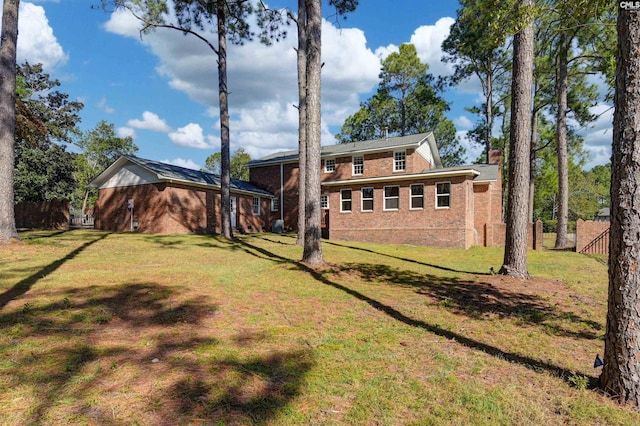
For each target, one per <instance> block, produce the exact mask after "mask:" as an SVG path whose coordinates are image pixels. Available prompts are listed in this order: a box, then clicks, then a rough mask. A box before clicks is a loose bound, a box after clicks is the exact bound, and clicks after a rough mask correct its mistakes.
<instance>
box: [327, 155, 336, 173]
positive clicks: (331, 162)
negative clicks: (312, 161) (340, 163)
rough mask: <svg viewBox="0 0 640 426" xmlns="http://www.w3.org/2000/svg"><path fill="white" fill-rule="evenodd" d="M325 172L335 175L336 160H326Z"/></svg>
mask: <svg viewBox="0 0 640 426" xmlns="http://www.w3.org/2000/svg"><path fill="white" fill-rule="evenodd" d="M324 171H325V173H333V172H335V171H336V159H335V158H327V159H326V160H324Z"/></svg>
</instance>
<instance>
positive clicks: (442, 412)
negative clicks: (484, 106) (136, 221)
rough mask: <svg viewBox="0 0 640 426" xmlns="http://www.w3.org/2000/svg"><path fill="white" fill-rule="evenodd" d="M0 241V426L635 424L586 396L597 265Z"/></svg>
mask: <svg viewBox="0 0 640 426" xmlns="http://www.w3.org/2000/svg"><path fill="white" fill-rule="evenodd" d="M22 237H23V242H22V243H16V244H9V245H4V246H0V413H2V414H1V415H0V424H6V425H22V424H56V425H57V424H91V425H130V424H140V425H180V424H201V425H207V424H215V425H217V424H267V425H287V424H329V425H341V424H355V425H362V424H369V425H397V424H403V425H404V424H407V425H410V424H414V425H431V424H433V425H442V424H455V425H471V424H473V425H493V424H495V425H498V424H500V425H504V424H514V425H529V424H535V425H566V424H569V425H604V424H611V425H637V424H640V414H638V413H637V412H635V411H634V410H632V409H631V408H628V407H621V406H618V405H617V404H616V403H614V402H612V401H610V400H609V399H608V398H606V397H605V396H604V395H602V394H601V393H600V392H599V391H598V390H597V389H595V384H596V378H597V375H598V374H599V371H600V370H595V369H594V368H593V360H594V358H595V355H596V354H597V353H600V354H601V355H602V351H603V333H604V326H605V315H606V293H607V271H606V265H605V264H604V262H603V259H602V258H594V257H587V256H583V255H579V254H576V253H571V252H565V251H538V252H529V271H530V273H531V274H532V275H533V276H534V277H535V279H533V280H530V281H526V282H524V281H517V280H512V279H508V278H505V277H501V276H496V275H490V274H489V269H490V267H494V268H495V269H498V268H499V267H500V264H501V263H502V250H500V249H491V248H472V249H470V250H466V251H464V250H445V249H431V248H424V247H410V246H383V245H374V244H361V243H357V244H356V243H345V242H334V241H325V242H324V244H323V249H324V256H325V260H326V261H327V262H328V265H327V267H326V268H323V269H315V270H312V269H309V268H307V267H305V266H304V265H301V264H300V263H298V260H299V259H300V258H301V253H302V249H301V248H300V247H297V246H296V245H295V238H294V237H291V236H278V235H273V234H260V235H255V236H242V237H240V238H238V239H237V240H236V241H234V242H226V241H224V240H223V239H221V238H219V237H214V236H196V235H188V236H154V235H143V234H107V233H101V232H93V231H80V230H78V231H68V232H28V233H24V234H22Z"/></svg>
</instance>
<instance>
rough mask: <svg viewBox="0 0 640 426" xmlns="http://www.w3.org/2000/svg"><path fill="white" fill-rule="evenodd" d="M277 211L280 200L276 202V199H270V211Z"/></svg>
mask: <svg viewBox="0 0 640 426" xmlns="http://www.w3.org/2000/svg"><path fill="white" fill-rule="evenodd" d="M279 210H280V200H278V197H273V198H272V199H271V211H272V212H277V211H279Z"/></svg>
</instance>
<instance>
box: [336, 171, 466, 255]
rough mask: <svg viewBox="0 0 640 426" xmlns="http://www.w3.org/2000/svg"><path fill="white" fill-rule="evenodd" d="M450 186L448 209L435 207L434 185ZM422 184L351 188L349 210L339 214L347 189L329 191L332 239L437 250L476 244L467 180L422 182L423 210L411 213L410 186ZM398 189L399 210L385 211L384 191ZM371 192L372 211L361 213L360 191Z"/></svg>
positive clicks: (378, 184)
mask: <svg viewBox="0 0 640 426" xmlns="http://www.w3.org/2000/svg"><path fill="white" fill-rule="evenodd" d="M445 181H447V182H451V196H450V197H451V198H450V201H451V207H450V208H445V209H437V208H436V207H435V193H436V186H435V185H436V182H445ZM414 183H423V181H405V182H398V183H393V184H390V185H385V184H383V183H376V184H364V185H351V186H349V187H348V188H349V189H351V190H352V210H351V212H341V211H340V190H341V189H347V186H344V187H341V188H337V187H330V188H329V190H330V191H331V192H330V197H329V207H330V230H329V235H330V238H331V239H336V240H347V241H355V240H357V241H370V242H377V243H388V244H415V245H426V246H436V247H461V248H468V247H470V246H471V243H472V241H474V240H475V238H474V235H475V231H474V229H473V223H472V222H469V219H468V218H469V215H468V214H467V211H468V209H470V208H471V207H472V206H471V205H470V200H469V199H468V198H469V193H470V192H469V191H470V187H469V185H470V183H471V181H470V180H469V178H466V177H455V178H452V179H433V180H430V181H426V182H424V184H425V185H424V209H422V210H411V209H410V208H409V205H410V204H409V203H410V185H411V184H414ZM385 186H399V187H400V198H399V203H400V207H399V209H398V210H394V211H385V210H383V206H384V187H385ZM363 187H373V188H374V211H373V212H367V211H365V212H363V211H361V203H362V199H361V194H362V193H361V189H362V188H363Z"/></svg>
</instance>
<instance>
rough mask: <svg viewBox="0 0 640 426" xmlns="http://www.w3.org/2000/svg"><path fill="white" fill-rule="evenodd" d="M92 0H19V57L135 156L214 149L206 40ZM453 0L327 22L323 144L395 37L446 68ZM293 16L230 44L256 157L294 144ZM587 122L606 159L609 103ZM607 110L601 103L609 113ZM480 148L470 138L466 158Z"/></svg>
mask: <svg viewBox="0 0 640 426" xmlns="http://www.w3.org/2000/svg"><path fill="white" fill-rule="evenodd" d="M98 3H99V0H31V1H26V0H23V1H22V2H21V8H20V17H19V31H20V34H19V38H18V61H20V62H24V61H25V60H28V61H29V62H31V63H38V62H40V63H43V65H44V67H45V71H46V72H48V73H49V74H51V75H52V77H53V78H57V79H59V80H60V82H61V87H60V88H59V90H60V91H62V92H65V93H68V94H69V95H70V97H71V98H72V99H77V100H80V101H82V102H83V103H84V105H85V108H84V109H83V110H82V112H81V117H82V125H81V127H82V128H83V129H84V130H88V129H91V128H93V127H94V126H95V125H96V124H97V123H98V122H99V121H101V120H106V121H107V122H109V123H113V124H114V125H115V127H116V129H117V130H118V132H119V134H120V135H131V136H133V137H134V141H135V143H136V145H138V147H139V148H140V149H139V151H138V155H139V156H141V157H144V158H149V159H153V160H158V161H165V162H169V163H172V164H177V165H182V166H186V167H191V168H200V167H202V166H204V163H205V159H206V158H207V157H208V156H209V155H210V154H212V153H213V152H216V151H219V150H220V141H219V117H218V100H217V73H216V58H215V55H214V54H213V53H212V51H211V50H210V49H209V48H208V47H207V46H206V44H205V43H203V42H202V41H200V40H198V39H196V38H195V37H192V36H184V35H182V34H180V33H178V32H176V31H172V30H157V31H155V32H153V33H150V34H147V35H144V36H143V37H142V38H141V37H140V35H139V32H138V28H139V23H138V22H137V21H136V20H135V19H133V18H132V17H131V15H130V14H128V13H107V12H105V11H102V10H100V9H92V8H91V5H92V4H94V5H95V4H98ZM269 4H270V6H273V7H289V8H293V9H295V7H296V6H297V1H292V0H273V1H272V2H270V3H269ZM457 7H458V3H457V1H440V2H430V1H415V0H411V1H407V0H398V1H394V2H389V1H383V0H363V1H361V2H360V5H359V7H358V9H357V11H356V12H354V13H353V14H350V15H349V16H348V19H347V20H346V21H343V20H341V21H340V22H336V21H335V19H333V18H331V16H330V15H331V9H330V8H329V7H328V6H325V8H324V11H323V12H324V14H325V16H326V17H327V20H326V21H325V22H324V25H323V61H324V62H325V66H324V68H323V98H322V102H323V144H324V145H327V144H333V143H335V140H334V138H333V134H335V133H336V132H337V131H339V129H340V126H341V124H342V123H343V121H344V119H345V118H346V117H347V116H349V115H351V114H353V113H354V112H355V111H357V109H358V107H359V102H360V101H362V100H365V99H367V98H368V97H369V96H370V95H371V93H372V92H373V91H374V90H375V89H376V87H377V84H378V73H379V70H380V59H381V58H384V57H386V55H388V54H389V53H390V52H393V51H394V50H396V49H397V47H398V46H399V45H400V44H401V43H406V42H411V43H414V44H415V45H416V48H417V50H418V55H419V56H420V58H421V60H422V61H423V62H426V63H428V64H429V66H430V71H431V72H432V73H433V74H435V75H447V74H448V73H450V67H449V66H448V65H446V64H443V63H442V62H441V61H440V58H441V56H442V53H441V50H440V44H441V43H442V40H443V39H444V38H445V37H446V36H447V34H448V30H449V26H450V25H451V24H452V23H453V19H454V17H455V14H456V9H457ZM295 44H296V39H295V27H293V26H292V27H291V28H290V31H289V37H288V38H287V39H285V40H284V41H282V42H280V43H279V44H277V45H274V46H270V47H265V46H262V45H260V44H259V43H257V42H248V43H246V44H245V45H243V46H230V47H229V49H228V53H229V57H228V66H229V89H230V96H229V103H230V111H231V144H232V146H231V149H232V150H235V149H236V148H238V147H244V148H245V150H246V151H247V152H249V153H250V154H251V155H252V157H254V158H259V157H261V156H264V155H267V154H270V153H272V152H274V151H279V150H285V149H295V148H296V146H297V110H296V109H295V108H294V107H293V105H294V104H297V80H296V65H295V52H294V50H293V48H294V46H295ZM480 95H481V93H480V86H479V84H478V82H477V81H474V80H471V81H468V82H466V83H464V84H463V85H462V86H461V87H459V88H457V89H452V90H449V91H447V93H446V94H445V98H446V100H447V101H449V102H450V103H451V111H450V112H449V114H448V115H449V118H450V119H452V120H453V121H454V123H455V124H456V127H457V130H458V134H459V136H460V138H461V140H462V141H463V143H465V144H466V142H465V139H464V136H465V132H466V131H467V130H468V129H469V128H470V127H471V125H472V123H473V121H475V120H476V117H474V116H472V115H471V114H469V113H467V112H466V111H465V110H464V108H465V107H469V106H473V105H475V104H477V103H478V102H479V101H480ZM594 111H596V112H599V113H600V112H604V114H602V116H601V117H600V119H599V120H598V121H597V122H596V123H594V126H593V127H592V128H589V129H583V130H582V133H583V134H584V135H585V140H586V147H587V150H588V151H589V152H590V154H591V161H590V163H589V166H592V165H595V164H604V163H606V162H608V161H609V156H610V148H611V131H610V127H611V111H610V110H608V106H606V105H598V106H596V107H594ZM605 111H606V112H605ZM479 151H480V148H479V147H472V146H469V147H468V154H469V160H473V159H475V157H476V155H477V153H478V152H479Z"/></svg>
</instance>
